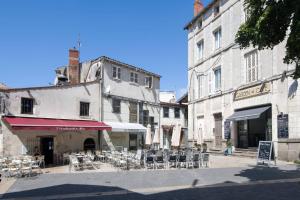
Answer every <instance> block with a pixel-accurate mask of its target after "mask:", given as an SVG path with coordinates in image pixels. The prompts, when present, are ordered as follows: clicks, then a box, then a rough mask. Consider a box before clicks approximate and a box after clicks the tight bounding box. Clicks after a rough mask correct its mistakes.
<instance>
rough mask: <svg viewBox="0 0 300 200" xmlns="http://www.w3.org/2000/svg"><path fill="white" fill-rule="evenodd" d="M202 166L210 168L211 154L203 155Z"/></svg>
mask: <svg viewBox="0 0 300 200" xmlns="http://www.w3.org/2000/svg"><path fill="white" fill-rule="evenodd" d="M201 163H202V166H203V167H209V154H208V153H203V154H202V162H201Z"/></svg>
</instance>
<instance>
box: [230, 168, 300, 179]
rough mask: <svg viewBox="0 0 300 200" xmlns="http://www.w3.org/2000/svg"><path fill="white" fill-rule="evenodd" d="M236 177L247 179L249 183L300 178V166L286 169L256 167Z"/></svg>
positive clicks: (243, 171)
mask: <svg viewBox="0 0 300 200" xmlns="http://www.w3.org/2000/svg"><path fill="white" fill-rule="evenodd" d="M235 176H241V177H246V178H248V179H249V181H264V180H279V179H295V178H300V166H294V165H293V166H291V167H289V168H286V169H282V168H279V167H275V166H274V167H268V166H265V165H255V166H253V168H249V169H244V170H242V171H241V172H240V173H239V174H235Z"/></svg>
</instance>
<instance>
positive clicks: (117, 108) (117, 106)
mask: <svg viewBox="0 0 300 200" xmlns="http://www.w3.org/2000/svg"><path fill="white" fill-rule="evenodd" d="M112 109H113V113H121V100H120V99H112Z"/></svg>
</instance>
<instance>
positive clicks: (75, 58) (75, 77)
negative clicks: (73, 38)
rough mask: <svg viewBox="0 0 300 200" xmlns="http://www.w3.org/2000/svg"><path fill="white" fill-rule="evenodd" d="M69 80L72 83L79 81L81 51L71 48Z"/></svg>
mask: <svg viewBox="0 0 300 200" xmlns="http://www.w3.org/2000/svg"><path fill="white" fill-rule="evenodd" d="M69 81H70V83H71V84H77V83H79V81H80V79H79V51H78V50H77V49H75V47H74V48H73V49H69Z"/></svg>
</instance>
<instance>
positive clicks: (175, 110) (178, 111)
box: [174, 108, 180, 118]
mask: <svg viewBox="0 0 300 200" xmlns="http://www.w3.org/2000/svg"><path fill="white" fill-rule="evenodd" d="M174 117H175V118H180V108H174Z"/></svg>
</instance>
